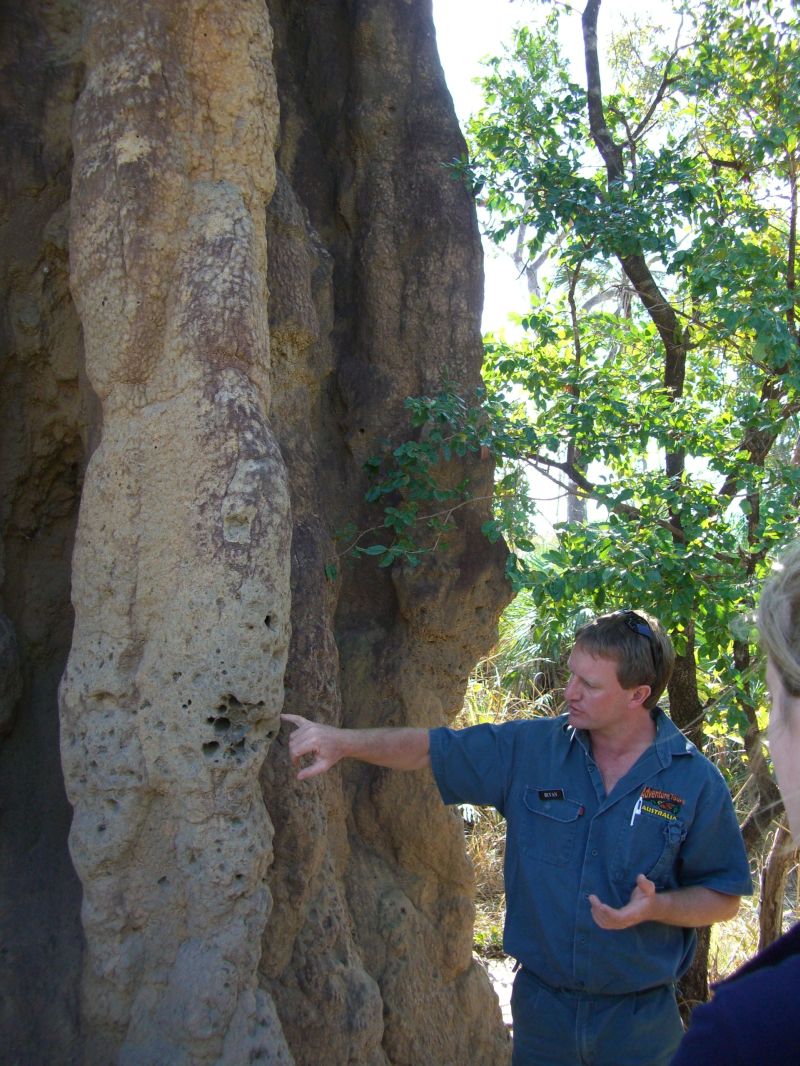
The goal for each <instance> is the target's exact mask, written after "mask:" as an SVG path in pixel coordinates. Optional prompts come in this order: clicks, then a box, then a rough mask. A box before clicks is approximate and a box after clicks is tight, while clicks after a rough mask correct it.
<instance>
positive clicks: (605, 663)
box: [564, 644, 650, 734]
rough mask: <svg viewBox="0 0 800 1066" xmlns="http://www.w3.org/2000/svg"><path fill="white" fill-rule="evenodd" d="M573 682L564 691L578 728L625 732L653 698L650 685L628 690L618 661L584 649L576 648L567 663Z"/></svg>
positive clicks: (573, 723)
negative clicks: (648, 699) (621, 675)
mask: <svg viewBox="0 0 800 1066" xmlns="http://www.w3.org/2000/svg"><path fill="white" fill-rule="evenodd" d="M567 665H568V666H569V670H570V676H569V681H568V682H567V687H566V688H565V689H564V701H565V703H566V705H567V710H568V712H569V724H570V725H571V726H574V727H575V728H576V729H588V730H598V731H600V732H601V733H609V734H614V733H618V732H620V731H624V730H626V729H627V728H628V726H629V725H630V723H631V721H632V715H634V714H640V713H641V709H642V706H643V704H644V701H645V700H646V699H647V697H648V696H649V695H650V688H649V686H648V685H639V686H637V687H636V688H635V689H626V688H623V687H622V685H620V683H619V681H618V680H617V662H616V660H615V659H606V658H601V657H600V656H598V655H592V654H591V652H588V651H586V650H585V649H584V648H581V646H580V644H576V646H575V647H574V648H573V649H572V654H571V655H570V657H569V661H568V663H567Z"/></svg>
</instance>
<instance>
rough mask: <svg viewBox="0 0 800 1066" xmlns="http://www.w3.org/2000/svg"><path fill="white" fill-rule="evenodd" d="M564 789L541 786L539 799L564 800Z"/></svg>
mask: <svg viewBox="0 0 800 1066" xmlns="http://www.w3.org/2000/svg"><path fill="white" fill-rule="evenodd" d="M563 798H564V789H563V788H540V789H539V799H540V800H542V801H543V802H544V801H545V800H563Z"/></svg>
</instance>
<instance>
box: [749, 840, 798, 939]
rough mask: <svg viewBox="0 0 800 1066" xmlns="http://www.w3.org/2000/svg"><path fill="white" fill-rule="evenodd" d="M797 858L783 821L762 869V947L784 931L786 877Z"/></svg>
mask: <svg viewBox="0 0 800 1066" xmlns="http://www.w3.org/2000/svg"><path fill="white" fill-rule="evenodd" d="M796 862H797V850H796V849H795V848H793V847H792V838H791V835H790V833H789V830H788V829H787V828H786V827H785V826H784V825H779V826H778V828H777V830H776V832H775V839H774V840H773V842H772V847H771V848H770V851H769V856H768V858H767V861H766V863H765V865H764V869H763V870H762V871H761V906H760V908H759V914H758V950H759V951H761V950H762V948H765V947H767V946H768V945H769V944H771V943H772V942H773V941H774V940H777V939H778V937H779V936H780V935H781V932H782V931H783V898H784V896H785V894H786V878H787V877H788V876H789V870H790V869H791V868H792V866H794V864H795V863H796Z"/></svg>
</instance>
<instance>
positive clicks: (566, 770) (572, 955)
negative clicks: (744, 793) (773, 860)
mask: <svg viewBox="0 0 800 1066" xmlns="http://www.w3.org/2000/svg"><path fill="white" fill-rule="evenodd" d="M655 721H656V737H655V740H654V742H653V744H652V745H651V746H650V747H649V748H648V749H647V751H645V752H644V753H643V754H642V755H641V756H640V757H639V759H637V761H636V763H635V764H634V765H633V766H632V767H631V769H630V770H629V771H628V772H627V773H626V774H625V776H624V777H622V778H621V779H620V780H619V781H618V782H617V783H616V785H615V786H614V788H613V790H612V792H611V794H610V795H609V796H606V793H605V789H604V787H603V781H602V778H601V776H600V771H599V769H598V767H597V765H596V764H595V762H594V760H593V759H592V755H591V745H590V742H589V739H588V737H587V736H586V734H585V733H584V732H583V731H582V730H581V731H578V730H575V729H573V728H571V727H570V726H569V724H568V721H567V716H566V715H563V716H561V717H559V718H539V719H533V720H530V721H522V722H508V723H506V724H504V725H496V726H495V725H478V726H473V727H471V728H469V729H463V730H453V729H433V730H431V732H430V758H431V766H432V769H433V773H434V776H435V778H436V783H437V785H438V787H439V791H440V793H441V795H442V798H443V800H444V801H445V803H473V804H478V805H487V806H492V807H496V808H497V810H498V811H499V812H500V813H501V814H502V815H503V816H504V818H505V819H506V853H505V886H506V923H505V932H504V938H503V945H504V948H505V951H506V953H507V954H508V955H511V956H512V957H514V958H516V959H518V960H519V961H520V962H521V963H522V964H523V965H524V966H525V967H526V968H527V969H529V970H531V971H532V972H533V973H534V974H535V975H536V976H537V977H538V978H539V979H540V980H542V981H544V982H545V983H546V984H548V985H550V986H552V987H555V988H564V989H570V990H573V991H581V992H588V993H593V994H600V993H606V994H622V993H629V992H639V991H643V990H644V989H648V988H654V987H656V986H657V985H663V984H668V983H671V982H673V981H674V980H675V979H676V978H678V977H680V976H681V975H682V974H683V973H684V972H685V971H686V969H687V968H688V966H689V963H690V962H691V959H692V955H693V953H694V947H695V942H696V935H695V932H694V930H693V929H683V928H681V927H678V926H669V925H664V924H662V923H660V922H642V923H640V924H639V925H635V926H632V927H631V928H630V929H620V930H608V929H601V928H600V927H599V926H598V925H597V924H596V923H595V921H594V919H593V918H592V914H591V909H590V906H589V900H588V896H589V893H594V894H596V895H597V896H599V897H600V899H601V900H602V901H603V902H604V903H608V904H610V905H611V906H612V907H622V906H624V905H625V904H626V903H628V902H629V900H630V897H631V893H632V891H633V889H634V888H635V885H636V876H637V874H640V873H643V874H645V875H646V876H647V877H649V878H650V880H651V881H653V882H655V886H656V890H657V891H659V892H663V891H665V890H666V889H674V888H680V887H684V886H688V885H702V886H704V887H705V888H711V889H715V890H716V891H718V892H724V893H726V894H728V895H732V896H740V895H744V894H746V893H749V892H750V891H751V890H752V886H751V882H750V869H749V865H748V862H747V855H746V853H745V849H744V843H743V841H742V837H741V833H740V832H739V826H738V823H737V821H736V815H735V813H734V810H733V803H732V802H731V797H730V793H729V792H728V789H727V786H726V785H725V781H724V780H723V778H722V775H721V774H720V773H719V771H718V770H717V768H716V767H715V766H713V765H712V764H711V763H710V762H709V761H708V759H706V758H705V757H704V756H703V755H701V754H700V752H699V751H698V750H697V748H696V747H695V746H694V744H692V743H691V742H690V741H688V740H687V739H686V738H685V737H684V736H683V734H682V733H681V732H680V731H679V730H678V729H677V728H676V726H675V725H674V724H673V723H672V722H671V721H670V719H669V718H667V716H666V715H665V714H664V713H663V711H661V710H660V709H657V711H656V714H655Z"/></svg>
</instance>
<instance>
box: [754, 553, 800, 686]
mask: <svg viewBox="0 0 800 1066" xmlns="http://www.w3.org/2000/svg"><path fill="white" fill-rule="evenodd" d="M758 631H759V635H760V637H761V645H762V647H763V648H764V650H765V651H766V653H767V655H768V656H769V658H770V661H771V662H772V663H773V665H774V667H775V669H776V670H777V671H778V674H779V676H780V679H781V681H782V682H783V687H784V688H785V689H786V691H787V692H788V693H789V695H790V696H794V697H800V541H796V542H795V543H794V544H792V545H791V546H790V547H789V548H787V550H786V551H785V552H784V553H783V555H782V556H781V557H780V559H779V560H778V562H777V563H776V564H775V568H774V570H773V572H772V574H771V576H770V577H769V578H768V579H767V581H766V582H765V584H764V588H763V590H762V592H761V598H760V600H759V604H758Z"/></svg>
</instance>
